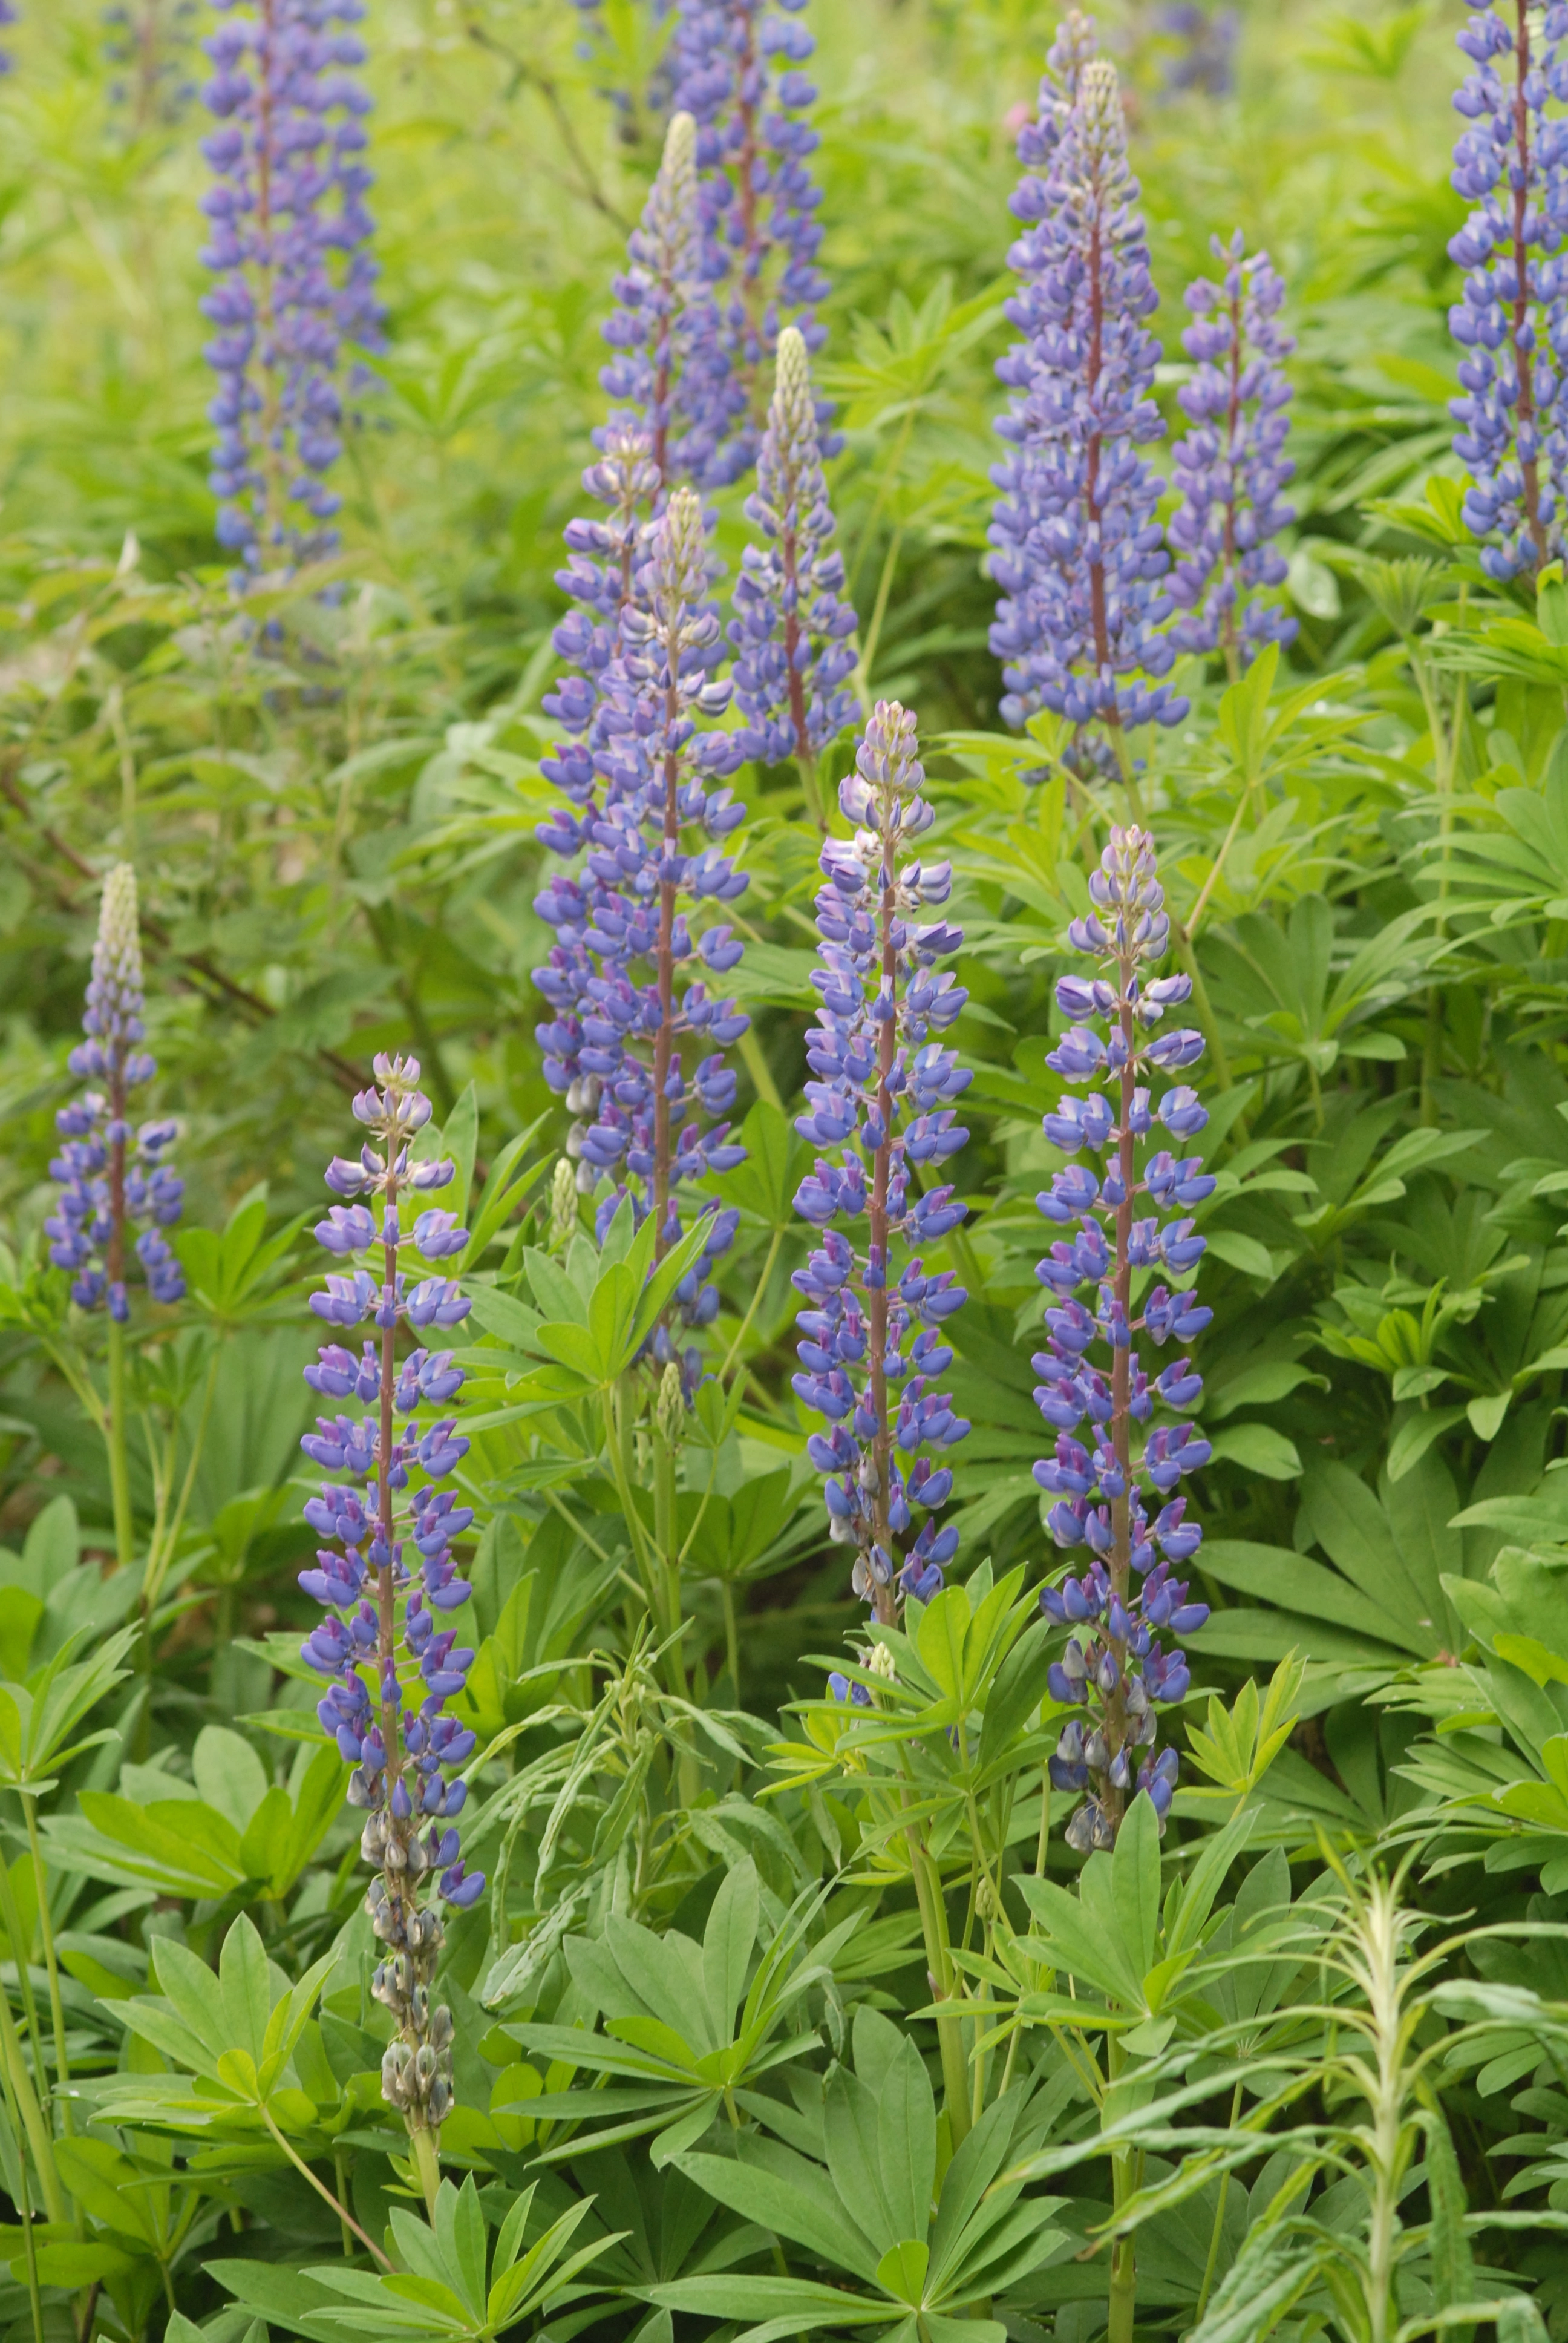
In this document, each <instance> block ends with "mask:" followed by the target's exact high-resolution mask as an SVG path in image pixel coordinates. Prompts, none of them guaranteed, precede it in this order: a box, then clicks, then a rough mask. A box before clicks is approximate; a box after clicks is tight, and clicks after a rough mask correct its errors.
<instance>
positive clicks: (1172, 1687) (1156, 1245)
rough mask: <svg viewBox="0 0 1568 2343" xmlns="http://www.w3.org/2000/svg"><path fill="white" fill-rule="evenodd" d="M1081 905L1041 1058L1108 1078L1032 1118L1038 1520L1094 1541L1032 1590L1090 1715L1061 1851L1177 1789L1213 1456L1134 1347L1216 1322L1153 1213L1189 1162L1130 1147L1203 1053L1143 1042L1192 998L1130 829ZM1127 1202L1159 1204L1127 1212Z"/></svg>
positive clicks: (1071, 1744)
mask: <svg viewBox="0 0 1568 2343" xmlns="http://www.w3.org/2000/svg"><path fill="white" fill-rule="evenodd" d="M1090 895H1091V900H1092V903H1093V906H1094V908H1093V910H1091V911H1090V912H1089V913H1088V914H1087V915H1086V916H1085V917H1083V918H1081V919H1078V920H1074V921H1073V922H1072V925H1071V928H1070V939H1071V941H1072V944H1073V946H1074V948H1075V949H1076V950H1079V951H1081V952H1086V953H1088V954H1090V955H1091V957H1092V958H1093V959H1095V960H1098V961H1099V962H1100V963H1101V970H1102V971H1103V972H1102V973H1101V974H1099V975H1097V976H1094V977H1087V978H1086V977H1079V976H1064V977H1062V978H1061V979H1060V980H1059V982H1058V984H1057V1001H1058V1004H1059V1006H1060V1009H1061V1011H1062V1012H1063V1014H1064V1015H1066V1016H1067V1017H1069V1018H1070V1019H1071V1020H1072V1023H1071V1024H1070V1026H1069V1028H1068V1030H1067V1031H1066V1033H1065V1034H1064V1035H1063V1036H1062V1039H1061V1041H1060V1042H1059V1043H1058V1045H1057V1047H1056V1048H1055V1050H1053V1051H1051V1052H1050V1055H1049V1056H1048V1057H1047V1059H1046V1061H1045V1062H1046V1064H1047V1065H1048V1066H1049V1067H1050V1070H1051V1071H1052V1072H1053V1073H1058V1074H1060V1075H1062V1076H1064V1077H1065V1078H1066V1080H1068V1081H1071V1082H1075V1083H1083V1082H1091V1083H1095V1084H1099V1083H1101V1082H1104V1083H1106V1084H1108V1086H1109V1087H1110V1090H1111V1095H1110V1096H1107V1095H1106V1092H1105V1091H1102V1090H1101V1089H1099V1088H1096V1089H1093V1090H1091V1092H1090V1094H1089V1096H1088V1097H1087V1098H1086V1099H1077V1098H1064V1099H1063V1100H1062V1101H1061V1102H1060V1105H1059V1106H1058V1107H1057V1108H1056V1110H1055V1111H1054V1112H1052V1113H1050V1114H1048V1115H1047V1116H1046V1118H1045V1135H1046V1137H1047V1139H1049V1140H1050V1142H1051V1144H1052V1146H1053V1147H1059V1148H1060V1150H1061V1151H1062V1153H1063V1154H1064V1155H1065V1156H1067V1157H1068V1159H1069V1161H1068V1163H1067V1166H1066V1168H1065V1169H1063V1170H1062V1171H1060V1172H1057V1173H1056V1175H1055V1177H1054V1178H1053V1180H1052V1182H1051V1184H1050V1188H1049V1190H1047V1191H1046V1192H1044V1193H1043V1194H1042V1195H1041V1196H1040V1200H1039V1202H1040V1211H1041V1212H1043V1213H1044V1215H1045V1217H1046V1218H1047V1220H1049V1221H1051V1222H1055V1223H1056V1224H1057V1225H1058V1226H1060V1227H1061V1228H1063V1229H1068V1230H1070V1231H1071V1232H1072V1233H1071V1234H1070V1236H1064V1237H1062V1238H1060V1239H1059V1240H1058V1241H1057V1242H1055V1243H1054V1244H1053V1245H1052V1246H1051V1248H1050V1252H1049V1253H1048V1255H1047V1256H1046V1258H1045V1259H1044V1260H1043V1261H1042V1262H1040V1270H1039V1275H1040V1282H1041V1283H1042V1284H1044V1285H1045V1286H1046V1287H1047V1288H1048V1289H1049V1291H1050V1295H1051V1300H1050V1302H1049V1303H1048V1305H1047V1308H1046V1314H1045V1322H1046V1328H1047V1347H1046V1348H1045V1350H1043V1351H1041V1352H1040V1353H1037V1354H1036V1356H1035V1359H1034V1367H1035V1371H1036V1373H1038V1374H1039V1375H1040V1384H1039V1386H1038V1388H1037V1390H1036V1392H1035V1399H1036V1402H1037V1403H1038V1405H1039V1407H1040V1413H1041V1414H1042V1415H1043V1416H1044V1417H1045V1420H1046V1422H1047V1423H1050V1424H1051V1425H1053V1426H1054V1427H1055V1429H1056V1435H1057V1437H1056V1449H1055V1453H1054V1454H1053V1455H1051V1456H1050V1457H1047V1458H1045V1459H1044V1460H1043V1461H1042V1462H1041V1463H1039V1464H1037V1465H1036V1466H1035V1479H1036V1480H1037V1481H1038V1482H1039V1483H1040V1487H1041V1488H1042V1489H1043V1490H1044V1491H1045V1492H1046V1493H1047V1495H1048V1496H1050V1498H1051V1499H1053V1500H1054V1502H1053V1503H1052V1504H1051V1506H1050V1513H1049V1514H1048V1516H1047V1526H1048V1527H1049V1529H1050V1534H1051V1535H1052V1536H1053V1538H1054V1539H1055V1541H1056V1543H1057V1544H1058V1545H1059V1546H1063V1547H1068V1548H1071V1547H1075V1546H1087V1547H1088V1548H1089V1552H1090V1555H1091V1561H1090V1564H1089V1567H1088V1569H1087V1570H1086V1571H1084V1572H1083V1574H1082V1575H1081V1576H1069V1577H1068V1578H1067V1579H1065V1580H1064V1581H1063V1583H1062V1584H1061V1585H1060V1586H1047V1587H1046V1588H1045V1589H1044V1590H1043V1591H1042V1593H1041V1595H1040V1607H1041V1609H1042V1610H1043V1611H1044V1613H1045V1614H1046V1616H1047V1617H1048V1618H1050V1619H1053V1620H1056V1621H1057V1622H1059V1623H1065V1624H1067V1625H1068V1626H1069V1627H1070V1628H1071V1629H1072V1630H1073V1631H1074V1632H1073V1633H1072V1634H1070V1638H1069V1641H1068V1644H1067V1647H1066V1650H1065V1651H1064V1653H1063V1654H1062V1656H1061V1658H1060V1660H1057V1661H1054V1662H1053V1663H1052V1664H1051V1671H1050V1689H1051V1692H1052V1694H1053V1695H1054V1697H1055V1698H1056V1699H1057V1700H1059V1701H1061V1702H1064V1703H1070V1704H1072V1706H1073V1707H1075V1708H1078V1709H1081V1710H1084V1711H1086V1712H1087V1717H1086V1721H1081V1720H1080V1718H1078V1717H1074V1718H1072V1719H1070V1721H1069V1722H1068V1723H1067V1724H1066V1725H1064V1726H1063V1728H1062V1734H1061V1739H1060V1745H1059V1746H1058V1748H1057V1752H1056V1755H1055V1756H1054V1757H1053V1758H1052V1759H1051V1761H1050V1775H1051V1780H1052V1782H1053V1783H1054V1784H1055V1785H1056V1787H1057V1788H1059V1789H1062V1790H1067V1791H1070V1792H1073V1793H1079V1792H1082V1791H1084V1790H1088V1792H1089V1795H1088V1796H1087V1797H1086V1798H1085V1799H1084V1801H1083V1804H1082V1805H1080V1806H1078V1807H1077V1808H1076V1809H1075V1810H1074V1812H1073V1814H1072V1815H1071V1818H1070V1821H1069V1823H1068V1825H1067V1837H1068V1843H1069V1845H1071V1846H1074V1847H1077V1848H1079V1849H1081V1851H1083V1852H1084V1853H1088V1852H1089V1851H1090V1850H1091V1849H1092V1848H1096V1847H1109V1846H1111V1845H1114V1843H1115V1839H1116V1833H1117V1828H1118V1826H1119V1825H1120V1823H1121V1817H1122V1815H1123V1814H1124V1813H1125V1812H1126V1808H1127V1804H1128V1801H1129V1799H1130V1798H1131V1797H1132V1796H1133V1795H1135V1794H1136V1793H1137V1791H1139V1790H1146V1791H1147V1792H1148V1794H1149V1796H1150V1799H1151V1803H1152V1805H1153V1806H1154V1809H1155V1812H1156V1813H1157V1815H1159V1816H1160V1818H1161V1828H1163V1827H1164V1819H1165V1816H1166V1815H1167V1814H1168V1813H1169V1811H1170V1807H1171V1795H1172V1793H1173V1791H1174V1788H1175V1784H1176V1776H1177V1769H1178V1761H1177V1756H1176V1752H1175V1750H1174V1749H1173V1748H1171V1747H1170V1746H1167V1747H1166V1748H1164V1749H1162V1750H1161V1751H1160V1753H1159V1755H1155V1743H1156V1739H1157V1735H1158V1715H1157V1712H1158V1710H1159V1709H1160V1708H1161V1706H1164V1705H1169V1704H1173V1703H1175V1702H1178V1701H1181V1699H1182V1698H1183V1697H1184V1696H1185V1694H1186V1692H1187V1688H1188V1684H1189V1682H1190V1676H1189V1672H1188V1667H1187V1662H1186V1659H1185V1657H1184V1656H1183V1654H1182V1653H1181V1650H1180V1648H1179V1647H1176V1646H1174V1645H1173V1646H1172V1647H1171V1648H1170V1649H1166V1648H1165V1647H1164V1646H1163V1645H1162V1644H1161V1641H1160V1637H1161V1634H1173V1635H1182V1634H1191V1633H1192V1632H1193V1631H1194V1630H1196V1629H1197V1628H1199V1627H1201V1626H1202V1624H1203V1623H1204V1621H1205V1620H1206V1619H1207V1618H1208V1616H1209V1612H1208V1607H1207V1605H1206V1604H1201V1603H1193V1602H1190V1601H1189V1600H1188V1592H1187V1587H1186V1585H1185V1584H1183V1583H1182V1582H1181V1580H1179V1579H1175V1578H1173V1577H1172V1576H1171V1571H1172V1568H1173V1567H1180V1566H1181V1564H1184V1563H1186V1562H1189V1561H1191V1557H1192V1556H1193V1554H1196V1553H1197V1551H1198V1548H1199V1546H1200V1544H1201V1541H1202V1532H1201V1530H1200V1529H1199V1528H1198V1526H1197V1524H1196V1523H1191V1522H1189V1521H1188V1520H1187V1518H1186V1513H1187V1500H1186V1498H1185V1497H1184V1496H1181V1495H1178V1494H1176V1491H1177V1488H1178V1486H1179V1483H1181V1480H1182V1479H1183V1478H1184V1477H1185V1475H1187V1474H1188V1473H1194V1472H1196V1471H1197V1470H1198V1469H1199V1467H1200V1466H1201V1465H1203V1464H1205V1463H1207V1462H1208V1460H1209V1455H1210V1449H1209V1444H1208V1443H1207V1442H1206V1441H1205V1440H1204V1439H1203V1438H1202V1437H1201V1434H1200V1433H1198V1432H1197V1431H1196V1430H1195V1429H1194V1428H1193V1426H1192V1425H1191V1424H1190V1423H1181V1422H1177V1423H1165V1422H1161V1423H1155V1422H1154V1421H1153V1418H1154V1414H1155V1410H1156V1407H1157V1406H1163V1407H1165V1408H1168V1409H1173V1410H1186V1409H1188V1408H1191V1407H1192V1406H1194V1405H1195V1404H1196V1403H1197V1401H1198V1399H1199V1397H1200V1395H1201V1392H1202V1388H1203V1386H1202V1383H1201V1379H1200V1377H1199V1376H1197V1375H1196V1374H1195V1373H1193V1372H1192V1369H1191V1365H1190V1363H1189V1362H1188V1361H1187V1360H1186V1359H1185V1358H1181V1359H1178V1360H1176V1361H1175V1362H1174V1363H1173V1364H1171V1365H1170V1366H1168V1367H1165V1368H1163V1369H1162V1370H1161V1372H1160V1373H1158V1374H1151V1373H1148V1372H1147V1370H1146V1369H1145V1368H1144V1367H1143V1366H1142V1365H1141V1363H1140V1355H1139V1352H1138V1350H1137V1349H1136V1348H1135V1347H1134V1344H1135V1342H1137V1339H1138V1338H1139V1337H1140V1336H1141V1337H1142V1338H1143V1340H1144V1341H1145V1342H1149V1343H1151V1344H1152V1345H1154V1346H1155V1347H1156V1348H1161V1349H1162V1348H1163V1347H1164V1345H1165V1344H1166V1343H1167V1342H1170V1341H1171V1340H1172V1339H1174V1340H1175V1341H1177V1342H1190V1341H1191V1339H1192V1337H1193V1336H1194V1335H1196V1334H1200V1333H1201V1332H1202V1331H1203V1329H1204V1327H1205V1326H1206V1325H1207V1324H1208V1323H1209V1321H1210V1317H1211V1312H1210V1311H1209V1310H1207V1309H1206V1308H1204V1307H1203V1305H1202V1304H1201V1303H1200V1302H1197V1301H1195V1300H1194V1299H1193V1297H1192V1294H1191V1290H1190V1283H1189V1281H1190V1279H1191V1272H1193V1271H1194V1270H1195V1269H1196V1267H1197V1264H1198V1262H1200V1261H1201V1258H1202V1254H1203V1245H1204V1240H1203V1239H1202V1237H1201V1236H1199V1235H1198V1234H1197V1233H1196V1232H1194V1229H1193V1225H1192V1222H1191V1218H1190V1217H1185V1216H1184V1217H1181V1218H1179V1219H1176V1220H1172V1221H1166V1222H1161V1219H1160V1217H1159V1215H1160V1214H1161V1213H1162V1212H1170V1211H1171V1209H1172V1207H1174V1208H1175V1209H1176V1211H1177V1212H1179V1213H1181V1214H1183V1215H1185V1214H1186V1212H1187V1208H1188V1207H1190V1206H1191V1205H1194V1204H1199V1203H1201V1202H1203V1200H1204V1199H1205V1198H1206V1197H1208V1196H1211V1195H1212V1193H1213V1192H1214V1181H1213V1178H1212V1176H1211V1174H1210V1173H1208V1172H1205V1171H1204V1170H1203V1168H1202V1164H1201V1160H1200V1159H1199V1158H1198V1157H1196V1156H1182V1157H1177V1156H1174V1155H1172V1154H1171V1151H1170V1149H1169V1148H1167V1147H1163V1146H1161V1147H1159V1148H1157V1149H1155V1150H1154V1151H1152V1152H1150V1151H1148V1150H1147V1148H1146V1147H1144V1146H1141V1144H1140V1142H1141V1141H1149V1140H1151V1138H1154V1137H1156V1136H1160V1135H1164V1134H1169V1136H1170V1137H1171V1138H1172V1139H1174V1140H1176V1141H1178V1142H1181V1141H1186V1140H1189V1139H1191V1138H1194V1137H1196V1135H1197V1133H1198V1132H1199V1131H1201V1130H1202V1128H1203V1126H1204V1124H1205V1122H1206V1121H1208V1116H1207V1114H1206V1112H1205V1111H1204V1109H1203V1108H1202V1106H1201V1104H1200V1103H1199V1101H1198V1099H1197V1097H1196V1095H1195V1093H1194V1092H1193V1091H1192V1090H1191V1087H1190V1086H1189V1085H1188V1084H1186V1083H1184V1082H1183V1083H1178V1084H1177V1085H1176V1086H1175V1087H1174V1088H1173V1089H1171V1090H1168V1091H1166V1092H1165V1093H1164V1095H1163V1097H1161V1098H1159V1099H1156V1098H1155V1097H1154V1096H1153V1095H1152V1091H1151V1087H1150V1082H1149V1078H1150V1077H1151V1076H1155V1077H1158V1076H1161V1075H1164V1074H1170V1073H1176V1072H1180V1071H1182V1070H1184V1069H1185V1068H1186V1067H1188V1066H1190V1065H1191V1064H1193V1063H1194V1062H1195V1061H1196V1060H1197V1059H1198V1057H1199V1056H1200V1055H1201V1051H1202V1047H1203V1043H1202V1038H1201V1035H1199V1034H1198V1033H1195V1032H1193V1031H1190V1030H1186V1029H1182V1030H1178V1031H1174V1032H1171V1033H1153V1032H1152V1029H1153V1028H1154V1027H1155V1026H1157V1025H1158V1024H1159V1023H1160V1021H1161V1018H1162V1017H1163V1016H1164V1015H1165V1013H1166V1011H1168V1010H1171V1009H1176V1008H1180V1007H1181V1004H1182V1003H1183V1002H1184V1001H1187V1000H1188V999H1190V997H1191V990H1192V988H1191V980H1190V979H1189V978H1187V977H1186V976H1154V975H1152V974H1151V970H1152V968H1153V967H1154V966H1155V965H1156V964H1157V963H1158V962H1159V961H1160V960H1162V959H1163V958H1164V956H1165V953H1166V951H1167V950H1168V949H1169V945H1170V926H1171V923H1170V920H1169V917H1168V915H1167V913H1166V911H1165V909H1164V893H1163V890H1162V889H1161V885H1160V882H1159V878H1158V873H1157V868H1156V862H1155V856H1154V850H1153V847H1152V845H1151V842H1150V840H1149V839H1148V838H1147V837H1146V836H1145V835H1144V834H1143V833H1142V832H1141V830H1137V829H1127V830H1112V831H1111V841H1110V843H1109V845H1108V846H1107V847H1106V849H1105V851H1104V853H1103V854H1102V855H1101V862H1100V868H1099V870H1097V871H1096V872H1095V873H1094V875H1093V877H1092V878H1091V880H1090ZM1097 1024H1098V1025H1102V1026H1103V1027H1104V1028H1105V1033H1104V1036H1103V1038H1102V1037H1101V1034H1100V1033H1099V1032H1098V1031H1096V1030H1095V1027H1096V1025H1097ZM1084 1158H1087V1159H1088V1161H1083V1160H1081V1159H1084ZM1096 1161H1098V1164H1099V1169H1098V1170H1096V1169H1095V1168H1094V1165H1095V1163H1096ZM1140 1199H1147V1202H1148V1203H1149V1204H1150V1205H1151V1207H1152V1211H1151V1212H1140V1210H1139V1203H1140ZM1161 1270H1163V1271H1164V1272H1167V1273H1168V1274H1169V1275H1170V1276H1171V1277H1172V1278H1174V1279H1177V1280H1179V1281H1181V1282H1178V1283H1177V1284H1176V1286H1175V1287H1174V1290H1172V1288H1171V1287H1170V1286H1168V1285H1166V1284H1165V1283H1164V1282H1163V1281H1161V1282H1160V1283H1158V1284H1155V1285H1153V1286H1150V1285H1149V1282H1148V1281H1149V1278H1150V1276H1151V1274H1158V1272H1161ZM1084 1286H1090V1287H1092V1289H1093V1292H1094V1299H1093V1302H1092V1303H1091V1304H1090V1305H1086V1304H1085V1303H1084V1302H1081V1301H1079V1300H1077V1299H1076V1295H1077V1293H1078V1292H1079V1290H1080V1289H1081V1288H1082V1287H1084ZM1097 1353H1099V1354H1101V1355H1098V1356H1097ZM1105 1353H1108V1354H1109V1355H1108V1356H1106V1355H1103V1354H1105ZM1085 1426H1087V1431H1088V1438H1087V1440H1081V1439H1080V1438H1079V1437H1078V1436H1077V1434H1078V1433H1079V1431H1080V1429H1081V1428H1082V1427H1085ZM1135 1449H1136V1453H1134V1452H1135Z"/></svg>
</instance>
